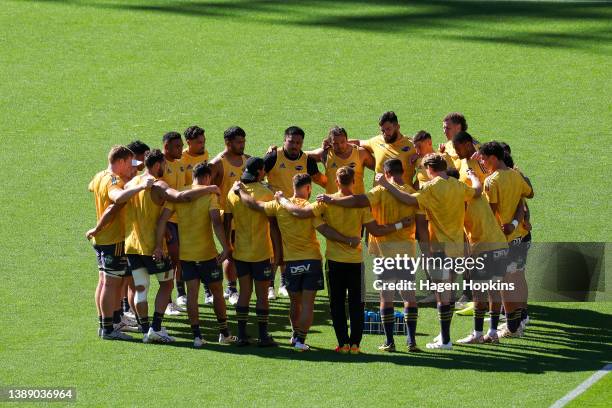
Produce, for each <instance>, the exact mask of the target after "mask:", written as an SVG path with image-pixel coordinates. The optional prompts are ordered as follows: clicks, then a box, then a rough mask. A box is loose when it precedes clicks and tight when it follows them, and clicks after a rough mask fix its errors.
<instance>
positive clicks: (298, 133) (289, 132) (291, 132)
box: [285, 126, 306, 139]
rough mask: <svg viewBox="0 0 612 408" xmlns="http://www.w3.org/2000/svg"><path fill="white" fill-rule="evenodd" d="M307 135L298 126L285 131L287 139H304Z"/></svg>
mask: <svg viewBox="0 0 612 408" xmlns="http://www.w3.org/2000/svg"><path fill="white" fill-rule="evenodd" d="M305 135H306V134H305V133H304V130H303V129H302V128H301V127H298V126H289V127H288V128H287V129H285V137H287V136H302V139H303V138H304V136H305Z"/></svg>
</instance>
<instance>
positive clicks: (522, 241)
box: [508, 232, 531, 269]
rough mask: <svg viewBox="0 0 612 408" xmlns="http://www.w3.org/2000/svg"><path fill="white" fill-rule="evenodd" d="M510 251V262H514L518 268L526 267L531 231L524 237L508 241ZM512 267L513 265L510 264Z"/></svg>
mask: <svg viewBox="0 0 612 408" xmlns="http://www.w3.org/2000/svg"><path fill="white" fill-rule="evenodd" d="M508 246H509V247H510V252H509V253H508V263H509V264H512V263H514V264H515V266H516V269H525V265H526V264H527V252H529V248H530V247H531V232H530V233H528V234H527V235H525V236H524V237H522V238H516V239H514V240H512V241H510V242H508ZM510 267H511V268H512V266H510Z"/></svg>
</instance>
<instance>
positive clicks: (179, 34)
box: [0, 0, 612, 407]
mask: <svg viewBox="0 0 612 408" xmlns="http://www.w3.org/2000/svg"><path fill="white" fill-rule="evenodd" d="M611 17H612V5H611V4H609V3H605V2H597V3H587V2H536V1H533V2H532V1H526V2H522V1H510V2H486V1H474V2H470V1H442V0H440V1H432V2H419V1H391V0H387V1H378V2H368V1H363V0H362V1H360V0H338V1H323V0H320V1H311V0H303V1H284V2H278V3H276V2H272V1H268V0H254V1H236V0H233V1H209V2H196V1H161V0H158V1H155V0H153V1H145V0H140V1H133V0H125V1H114V0H106V1H105V0H100V1H97V0H83V1H59V0H56V1H12V0H9V1H4V2H3V3H2V6H0V55H1V57H2V58H1V63H0V67H1V71H0V72H1V74H2V76H1V78H2V81H0V123H1V124H2V132H3V136H2V141H3V148H2V149H1V150H0V158H1V159H2V161H3V162H5V163H9V164H8V167H7V173H6V174H5V177H4V178H5V182H4V186H3V188H1V189H0V205H1V206H2V216H1V217H0V226H1V228H2V229H1V230H2V232H3V234H2V235H3V240H2V245H1V247H0V271H1V274H2V278H3V283H2V285H0V299H2V304H3V313H2V314H0V328H2V329H1V330H2V331H1V333H2V340H1V341H0V367H1V368H2V369H1V372H2V376H0V385H20V386H75V387H77V392H78V403H79V405H91V406H107V405H120V406H140V405H151V404H152V403H154V404H156V405H162V404H177V405H179V406H184V405H191V406H193V405H195V404H200V405H203V406H213V405H224V406H225V405H228V406H231V405H236V404H240V405H241V406H244V405H249V406H251V405H252V406H256V405H267V406H277V405H295V404H301V405H306V406H337V405H340V404H347V403H349V404H352V405H354V406H365V405H376V406H396V405H414V406H456V405H459V406H461V405H466V404H474V403H480V402H482V403H483V404H490V403H491V402H492V401H494V402H495V403H496V404H497V405H498V406H534V407H540V406H549V405H550V404H552V403H553V402H555V401H556V400H558V399H559V398H561V397H562V396H564V395H565V394H566V393H568V392H569V391H570V390H572V389H573V388H575V387H576V386H577V385H578V384H580V383H581V382H582V381H584V380H585V379H586V378H588V377H589V376H590V375H591V374H592V373H593V372H594V371H596V370H598V369H600V368H601V367H603V366H604V364H605V363H606V362H610V361H611V360H612V353H611V352H610V350H611V347H610V346H611V345H612V331H611V327H610V321H611V314H612V303H602V302H600V303H582V304H577V303H572V304H570V303H564V304H560V303H559V304H550V303H548V304H546V303H541V304H534V305H533V306H532V307H531V313H532V317H533V323H532V325H531V327H530V329H529V330H528V331H527V335H526V337H525V338H524V339H521V340H514V341H507V342H505V343H504V344H503V345H500V346H499V347H456V348H455V349H454V350H453V351H452V352H447V353H443V352H439V353H438V352H430V353H423V354H420V355H418V356H413V355H408V354H405V353H398V354H396V355H381V354H379V353H377V352H376V351H375V350H376V346H377V345H378V343H379V342H380V340H381V339H380V337H379V336H371V335H369V336H366V337H365V341H364V345H363V348H364V350H365V351H366V352H367V354H365V355H362V356H358V357H354V356H336V355H334V354H333V353H332V352H331V351H329V350H330V348H331V347H332V346H333V345H334V342H335V338H334V335H333V331H332V330H331V327H330V324H329V321H328V309H327V307H326V301H327V299H326V297H325V296H324V295H321V296H320V298H319V300H318V303H317V310H316V322H315V326H314V327H313V329H312V331H311V335H310V336H309V342H310V343H311V344H312V345H313V346H314V347H315V348H316V349H317V350H316V351H315V352H312V353H308V354H296V353H293V352H292V351H291V350H289V349H288V347H286V346H283V347H282V348H280V349H278V350H265V351H263V350H259V349H256V348H247V349H239V350H237V349H235V348H232V347H222V346H217V345H210V346H208V347H206V348H205V349H204V350H193V349H192V348H190V345H191V335H190V330H189V327H188V326H187V325H186V324H185V322H186V318H185V317H181V318H180V319H168V320H167V323H166V324H167V326H168V328H169V330H170V331H171V333H174V334H176V335H177V337H178V338H179V342H178V343H176V344H175V345H173V346H148V345H147V346H145V345H143V344H141V343H139V342H134V343H120V342H101V341H100V340H98V339H97V338H96V336H95V331H96V316H95V308H94V304H93V290H94V288H95V285H96V281H97V272H96V266H95V261H94V256H93V255H94V254H93V251H92V250H91V248H90V245H89V244H88V242H87V241H86V240H85V239H84V232H85V230H86V229H87V228H88V227H90V226H92V225H93V223H94V222H95V217H94V208H93V200H92V197H91V195H90V193H89V192H88V191H87V188H86V187H87V183H88V181H89V180H90V178H91V177H92V176H93V175H94V174H95V173H96V172H97V171H99V170H100V169H102V168H104V167H105V166H106V164H105V157H106V154H107V152H108V149H109V146H110V145H112V144H115V143H127V142H129V141H130V140H133V139H136V138H139V139H141V140H143V141H145V142H147V143H149V144H150V145H151V146H159V145H160V142H161V136H162V134H163V133H165V132H166V131H169V130H179V131H181V132H182V130H183V129H184V128H185V127H187V126H189V125H192V124H199V125H200V126H202V127H204V128H205V129H206V132H207V148H208V150H209V151H210V152H211V153H212V154H216V153H217V152H218V151H220V150H221V149H222V146H223V144H222V141H223V140H222V132H223V130H224V129H225V128H227V127H228V126H230V125H233V124H238V125H240V126H242V127H243V128H245V130H246V131H247V153H249V154H252V155H263V153H264V152H265V150H266V148H267V146H268V145H269V144H280V143H281V141H282V131H283V129H284V128H286V127H287V126H288V125H291V124H297V125H299V126H301V127H303V128H304V129H305V130H306V140H305V147H306V148H312V147H316V146H318V145H319V144H320V140H321V139H322V137H323V136H324V135H325V134H326V131H327V129H328V128H329V127H330V126H331V125H333V124H340V125H342V126H344V127H346V128H347V130H348V132H349V135H350V136H351V137H355V138H367V137H370V136H373V135H374V134H376V132H377V130H378V129H377V119H378V116H379V115H380V114H381V113H382V112H383V111H385V110H394V111H395V112H397V114H398V116H399V118H400V122H401V125H402V130H403V132H404V133H405V134H408V135H412V134H413V133H415V132H416V131H417V130H419V129H426V130H429V131H430V132H431V133H432V135H434V139H435V141H436V142H442V141H443V134H442V129H441V118H442V117H443V116H444V115H445V114H446V113H447V112H450V111H455V110H459V111H462V112H463V113H464V114H465V115H466V116H467V118H468V121H469V124H470V132H471V133H472V134H473V135H474V136H475V137H477V138H478V139H482V140H487V139H497V140H503V141H506V142H508V143H509V144H510V145H511V146H512V149H513V152H514V158H515V161H516V162H517V163H518V165H519V166H520V167H521V169H523V170H524V171H525V172H526V173H527V174H528V175H529V176H530V178H531V179H532V182H533V184H534V188H535V191H536V198H535V199H534V200H533V201H532V202H531V204H530V208H531V211H532V223H533V224H534V232H533V236H534V240H535V241H540V242H542V241H551V242H552V241H601V242H608V241H611V239H610V238H611V235H610V231H612V221H611V220H612V217H611V216H612V211H611V207H610V201H609V197H610V196H611V193H612V187H611V184H610V183H609V180H608V178H609V176H607V174H608V175H609V174H610V170H611V167H610V161H609V160H608V158H609V157H610V154H611V153H612V148H611V144H610V140H612V139H611V136H612V131H611V130H610V117H611V116H610V114H611V113H612V109H611V107H612V104H611V98H610V95H611V94H612V82H611V81H610V78H609V72H610V66H611V64H610V62H611V56H612V41H611V40H612V29H611V27H610V18H611ZM368 177H371V173H370V174H369V175H368ZM153 286H154V285H153ZM203 310H204V312H203V315H204V318H205V319H206V322H211V319H210V318H211V310H210V308H208V307H207V308H204V309H203ZM286 313H287V304H286V302H284V301H277V302H275V303H274V304H273V307H272V315H273V318H272V331H273V334H274V335H275V336H277V337H278V338H279V339H283V341H284V339H285V337H286V335H287V333H288V331H287V319H286V318H285V316H286ZM205 324H206V323H205ZM470 328H471V319H469V318H455V319H454V321H453V338H456V337H458V336H461V335H464V334H466V333H467V332H468V331H469V330H470ZM418 331H419V334H420V336H419V338H418V340H419V342H420V343H421V344H422V345H423V344H424V343H425V342H426V341H427V340H429V339H430V338H431V336H432V335H434V334H435V333H437V323H436V318H435V312H434V310H433V309H427V310H422V311H421V313H420V321H419V330H418ZM213 334H214V330H212V329H207V331H206V335H207V337H208V338H209V339H212V338H213ZM611 384H612V383H611V376H610V375H608V376H607V378H605V379H604V380H602V381H600V382H599V383H598V384H596V385H595V386H593V387H592V388H591V389H590V390H589V391H588V392H587V393H585V394H583V395H582V396H580V397H579V398H578V399H576V400H575V401H574V402H573V404H574V406H591V405H592V406H609V404H610V401H611V399H612V394H610V389H611V387H610V385H611Z"/></svg>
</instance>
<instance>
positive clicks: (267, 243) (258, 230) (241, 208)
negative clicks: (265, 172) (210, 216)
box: [225, 183, 274, 262]
mask: <svg viewBox="0 0 612 408" xmlns="http://www.w3.org/2000/svg"><path fill="white" fill-rule="evenodd" d="M245 187H246V191H247V192H248V193H249V194H250V195H251V197H253V198H254V199H255V200H257V201H271V200H273V199H274V194H273V193H272V191H270V189H268V188H267V187H265V186H264V185H263V184H261V183H248V184H245ZM225 212H226V213H231V214H233V216H234V218H233V219H234V228H235V229H236V242H235V244H234V253H233V257H234V259H237V260H239V261H243V262H259V261H263V260H266V259H270V258H272V241H271V240H270V224H269V223H268V217H266V215H265V214H262V213H261V212H259V211H255V210H252V209H250V208H249V207H247V205H246V204H244V203H243V202H242V201H241V200H240V197H239V196H237V195H236V194H235V193H234V192H229V193H228V196H227V202H226V206H225Z"/></svg>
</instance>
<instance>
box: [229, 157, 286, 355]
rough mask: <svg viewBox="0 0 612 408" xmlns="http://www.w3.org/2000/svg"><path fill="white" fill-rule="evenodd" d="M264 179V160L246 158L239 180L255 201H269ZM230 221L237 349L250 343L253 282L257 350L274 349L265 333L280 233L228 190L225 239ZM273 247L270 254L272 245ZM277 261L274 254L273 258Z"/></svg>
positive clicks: (270, 339) (271, 219)
mask: <svg viewBox="0 0 612 408" xmlns="http://www.w3.org/2000/svg"><path fill="white" fill-rule="evenodd" d="M264 176H265V172H264V161H263V159H261V158H259V157H250V158H249V159H248V160H247V161H246V167H245V170H244V172H243V173H242V176H241V177H240V181H241V182H242V183H244V185H245V187H244V189H245V190H246V192H247V193H248V194H249V195H251V196H253V198H254V199H255V200H257V201H271V200H273V199H274V194H273V193H272V191H271V190H270V189H268V188H267V187H266V186H264V185H263V184H262V183H261V181H262V180H263V178H264ZM232 220H233V221H234V226H235V228H236V241H235V244H234V250H233V255H232V256H233V259H234V264H235V265H236V273H237V275H238V280H239V281H240V293H239V297H238V303H237V304H236V319H237V320H238V340H237V342H236V344H237V345H238V346H247V345H249V344H250V341H249V337H248V335H247V321H248V317H249V302H250V300H251V294H252V291H253V282H255V294H256V296H257V303H256V306H255V313H256V314H257V321H258V328H259V340H258V342H257V344H258V346H260V347H274V346H277V345H278V344H277V343H276V342H275V341H274V339H273V338H272V336H270V334H269V333H268V319H269V313H270V311H269V303H268V288H269V287H270V280H271V279H272V264H271V263H270V260H271V259H272V257H273V255H276V254H279V253H280V251H281V248H280V245H281V241H280V233H279V231H278V225H277V223H276V220H275V219H274V218H268V217H266V215H264V214H261V213H259V212H257V211H254V210H252V209H250V208H249V207H248V206H247V205H246V204H245V203H243V202H242V201H241V200H240V196H239V194H236V192H235V191H230V193H229V194H228V196H227V201H226V206H225V219H224V226H225V227H226V230H225V231H226V234H227V235H228V240H227V241H228V242H229V241H230V240H229V235H230V233H229V225H231V222H232ZM273 245H274V252H273V250H272V246H273ZM275 262H278V255H276V257H275Z"/></svg>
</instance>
